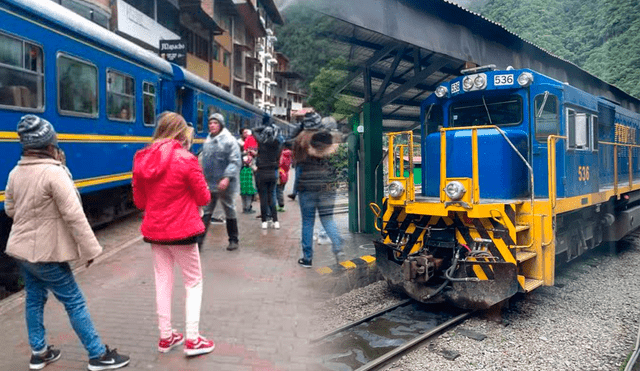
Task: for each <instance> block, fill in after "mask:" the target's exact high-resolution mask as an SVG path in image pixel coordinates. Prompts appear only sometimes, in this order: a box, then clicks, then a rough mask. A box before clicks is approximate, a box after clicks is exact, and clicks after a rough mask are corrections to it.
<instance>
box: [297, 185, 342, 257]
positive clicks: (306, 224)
mask: <svg viewBox="0 0 640 371" xmlns="http://www.w3.org/2000/svg"><path fill="white" fill-rule="evenodd" d="M298 197H300V201H299V202H300V214H301V216H302V255H303V257H304V258H305V259H308V260H311V259H313V226H314V224H315V221H316V210H317V211H318V215H319V216H320V222H322V226H323V227H324V229H325V230H326V231H327V235H328V236H329V239H330V240H331V245H332V248H331V250H332V251H333V253H334V254H338V253H339V252H341V251H342V237H340V233H339V232H338V226H337V225H336V222H335V221H334V220H333V205H334V203H335V199H336V194H335V193H334V192H309V191H300V192H298Z"/></svg>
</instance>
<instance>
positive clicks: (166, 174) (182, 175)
mask: <svg viewBox="0 0 640 371" xmlns="http://www.w3.org/2000/svg"><path fill="white" fill-rule="evenodd" d="M210 199H211V194H210V193H209V189H208V188H207V183H206V181H205V180H204V175H203V174H202V169H201V168H200V165H199V164H198V159H197V158H196V156H194V155H193V154H192V153H191V152H189V151H187V150H186V149H184V148H183V147H182V145H181V144H180V143H179V142H178V141H177V140H175V139H164V140H160V141H157V142H155V143H152V144H150V145H149V146H147V147H145V148H143V149H141V150H139V151H138V152H136V154H135V156H134V158H133V201H134V203H135V204H136V206H137V207H138V208H139V209H140V210H144V212H145V213H144V217H143V219H142V225H141V226H140V231H141V232H142V235H143V236H144V237H146V238H147V239H149V240H153V241H158V242H170V241H178V240H183V239H186V238H189V237H193V236H196V235H199V234H201V233H203V232H204V224H203V223H202V220H201V219H200V212H199V210H198V206H204V205H206V204H207V203H209V200H210Z"/></svg>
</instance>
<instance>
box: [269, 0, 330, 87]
mask: <svg viewBox="0 0 640 371" xmlns="http://www.w3.org/2000/svg"><path fill="white" fill-rule="evenodd" d="M282 15H283V17H284V18H285V23H284V25H282V26H277V27H275V33H276V35H277V36H278V41H277V42H276V44H275V49H276V50H277V51H279V52H282V53H283V54H284V55H286V56H287V57H288V58H289V61H290V69H291V70H292V71H296V72H298V73H299V74H301V75H302V77H303V80H302V87H303V88H305V89H306V88H308V87H309V84H310V83H311V81H312V80H313V79H314V78H315V77H316V76H317V75H318V73H319V72H320V69H321V68H322V67H324V66H325V65H327V63H329V61H330V60H332V59H334V58H336V57H338V56H339V52H338V51H337V50H336V48H335V44H334V43H333V42H332V40H331V39H329V38H328V37H327V34H328V33H329V32H330V30H331V29H332V28H334V22H335V20H334V19H332V18H330V17H327V16H324V15H322V14H320V13H318V12H317V11H315V10H313V9H312V8H311V7H310V5H309V3H307V2H305V1H299V2H297V3H295V4H292V5H290V6H288V7H287V8H286V9H285V10H284V11H283V13H282Z"/></svg>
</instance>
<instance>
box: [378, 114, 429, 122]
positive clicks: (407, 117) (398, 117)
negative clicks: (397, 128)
mask: <svg viewBox="0 0 640 371" xmlns="http://www.w3.org/2000/svg"><path fill="white" fill-rule="evenodd" d="M382 119H383V120H396V121H412V122H418V121H420V116H410V115H390V114H384V113H383V114H382Z"/></svg>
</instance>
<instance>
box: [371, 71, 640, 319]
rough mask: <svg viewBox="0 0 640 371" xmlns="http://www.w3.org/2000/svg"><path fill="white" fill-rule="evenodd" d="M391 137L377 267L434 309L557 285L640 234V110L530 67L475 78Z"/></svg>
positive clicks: (445, 93)
mask: <svg viewBox="0 0 640 371" xmlns="http://www.w3.org/2000/svg"><path fill="white" fill-rule="evenodd" d="M421 121H422V142H421V149H420V151H421V156H422V166H423V170H422V191H421V193H419V194H416V192H415V186H414V179H413V176H414V174H413V163H412V159H413V153H414V148H413V135H412V132H400V133H390V134H388V138H389V141H388V145H389V155H388V161H389V165H388V168H389V175H388V182H389V190H388V196H387V197H385V198H384V199H383V204H382V207H379V206H378V205H376V204H371V208H372V210H373V211H374V213H375V214H376V215H377V216H378V218H377V224H376V229H378V230H380V232H381V238H380V239H379V240H377V241H375V246H376V261H377V265H378V267H379V269H380V270H381V271H382V273H383V275H384V277H385V278H386V280H387V281H388V282H389V284H390V285H391V286H392V287H393V288H395V289H398V290H401V291H404V292H406V293H407V294H408V295H409V296H411V297H413V298H415V299H417V300H419V301H422V302H442V301H447V302H450V303H453V304H454V305H457V306H459V307H463V308H477V309H483V308H488V307H490V306H492V305H494V304H497V303H499V302H501V301H504V300H505V299H508V298H509V297H511V296H513V295H514V294H516V293H518V292H529V291H531V290H534V289H535V288H537V287H540V286H542V285H547V286H549V285H553V283H554V275H555V267H556V264H557V263H558V262H562V261H569V260H572V259H573V258H575V257H577V256H579V255H581V254H583V253H584V252H585V251H587V250H589V249H592V248H594V247H596V246H598V245H601V244H603V243H608V244H610V245H611V246H614V244H615V241H618V240H620V239H621V238H622V237H624V236H625V235H626V234H628V233H629V232H630V231H632V230H634V229H636V228H637V227H638V226H640V192H639V190H640V159H638V154H639V147H640V146H638V145H637V140H638V137H637V135H638V127H639V125H640V115H639V114H637V113H635V112H632V111H630V110H628V109H625V108H623V107H621V106H620V105H619V104H617V103H615V102H612V101H610V100H607V99H605V98H602V97H596V96H593V95H591V94H588V93H586V92H584V91H581V90H579V89H577V88H575V87H573V86H571V85H569V84H566V83H562V82H559V81H556V80H554V79H551V78H549V77H547V76H544V75H542V74H540V73H537V72H535V71H532V70H529V69H519V70H515V69H512V68H509V69H507V70H500V71H499V70H495V67H494V66H487V67H478V68H473V69H468V70H465V71H463V76H461V77H458V78H456V79H453V80H451V81H449V82H447V83H444V84H442V85H440V86H439V87H438V88H437V89H436V91H435V92H434V94H432V95H431V96H429V98H427V99H426V100H425V101H424V102H423V104H422V107H421Z"/></svg>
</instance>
